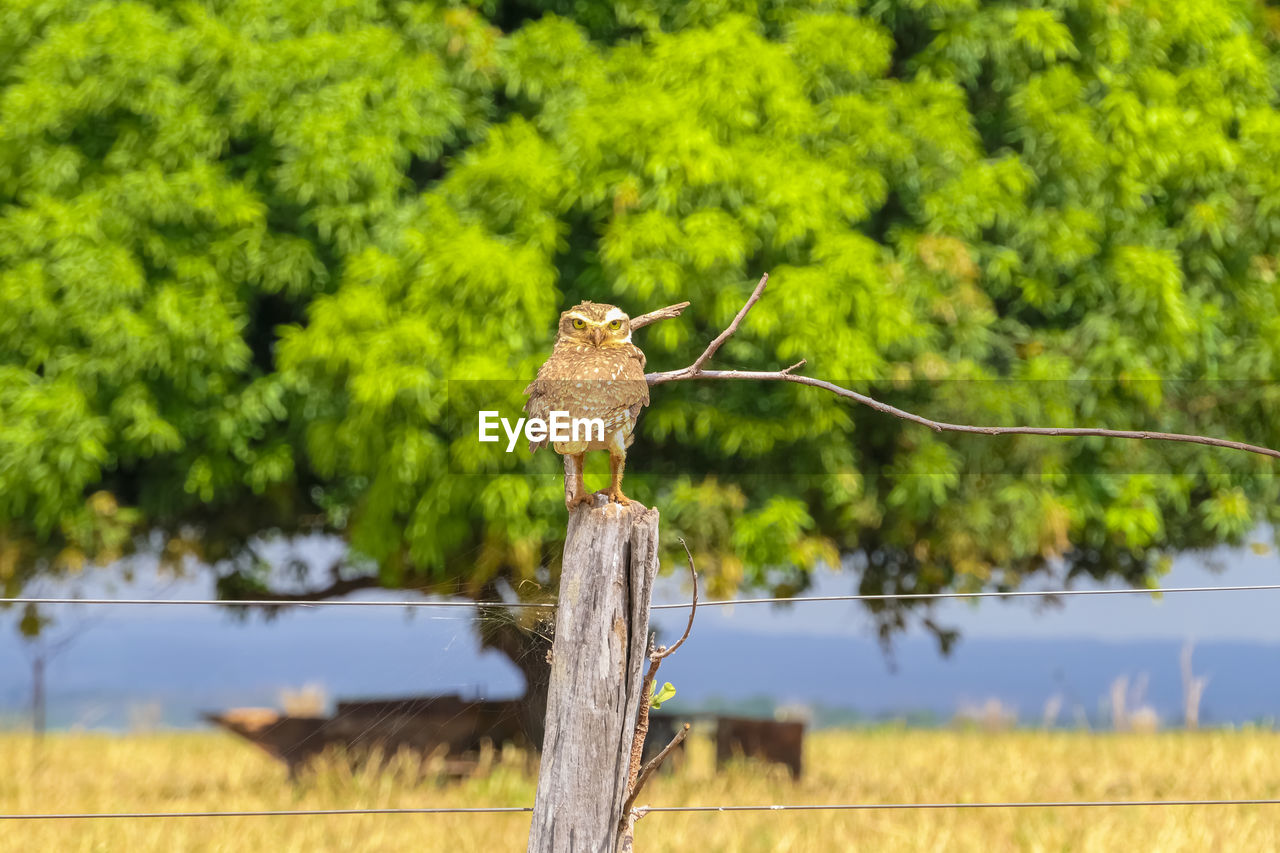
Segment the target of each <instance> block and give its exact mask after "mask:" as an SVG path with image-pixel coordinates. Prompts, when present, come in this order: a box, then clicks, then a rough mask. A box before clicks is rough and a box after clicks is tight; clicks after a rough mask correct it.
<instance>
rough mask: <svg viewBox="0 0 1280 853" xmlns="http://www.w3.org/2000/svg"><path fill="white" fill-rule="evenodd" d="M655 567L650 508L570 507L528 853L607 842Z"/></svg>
mask: <svg viewBox="0 0 1280 853" xmlns="http://www.w3.org/2000/svg"><path fill="white" fill-rule="evenodd" d="M657 571H658V511H657V510H656V509H646V508H644V507H643V506H640V505H639V504H631V505H628V506H620V505H618V504H609V503H607V502H606V500H605V498H604V497H603V496H602V495H597V496H596V500H595V504H594V505H593V506H589V507H587V506H581V507H578V508H576V509H575V510H574V511H573V512H572V513H571V514H570V517H569V531H568V536H567V537H566V539H565V545H564V565H563V568H562V569H561V573H560V599H559V602H560V603H559V607H558V610H557V612H556V628H555V632H556V633H555V641H554V643H553V645H552V650H551V683H550V687H549V689H548V693H547V724H546V734H545V736H544V738H543V742H542V766H541V769H540V771H539V773H538V792H537V796H536V798H535V799H534V805H533V823H532V825H531V827H530V829H529V853H564V851H573V852H574V853H576V851H598V853H613V851H614V849H615V846H616V844H617V839H618V832H619V821H620V818H621V817H622V805H623V802H624V800H625V799H626V794H627V791H626V788H627V771H628V768H629V762H630V758H631V739H632V735H633V732H634V729H635V722H636V712H637V710H638V709H639V707H640V702H641V700H642V697H641V696H640V695H639V694H640V691H641V681H642V676H643V667H644V664H645V661H646V653H647V651H648V632H649V597H650V594H651V593H652V591H653V579H654V576H655V575H656V574H657ZM643 698H647V697H643Z"/></svg>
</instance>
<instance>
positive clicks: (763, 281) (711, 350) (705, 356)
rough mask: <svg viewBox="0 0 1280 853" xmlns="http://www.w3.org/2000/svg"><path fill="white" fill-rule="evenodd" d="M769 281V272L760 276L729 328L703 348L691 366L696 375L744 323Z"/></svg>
mask: <svg viewBox="0 0 1280 853" xmlns="http://www.w3.org/2000/svg"><path fill="white" fill-rule="evenodd" d="M768 283H769V274H768V273H765V274H764V275H762V276H760V283H759V284H757V285H756V289H755V290H753V291H751V295H750V296H748V297H747V302H746V304H745V305H743V306H742V308H741V309H740V310H739V311H738V313H737V315H736V316H735V317H734V318H733V322H732V323H730V324H729V328H727V329H725V330H724V331H723V332H721V333H720V335H719V336H718V337H717V338H716V339H715V340H714V341H712V342H711V343H710V344H708V345H707V348H706V349H705V350H703V352H702V355H700V356H698V360H697V361H695V362H694V363H693V364H692V365H690V366H689V369H690V370H692V371H693V373H694V374H695V375H697V374H698V373H701V372H702V365H704V364H706V363H707V362H708V361H710V360H711V357H712V356H713V355H715V354H716V350H718V349H720V345H721V344H723V343H724V342H725V341H727V340H729V338H730V336H732V335H733V333H734V332H736V331H738V326H739V324H741V323H742V318H743V317H745V316H747V312H748V311H750V310H751V306H752V305H755V304H756V303H757V302H759V301H760V297H761V296H763V295H764V288H765V286H766V285H767V284H768Z"/></svg>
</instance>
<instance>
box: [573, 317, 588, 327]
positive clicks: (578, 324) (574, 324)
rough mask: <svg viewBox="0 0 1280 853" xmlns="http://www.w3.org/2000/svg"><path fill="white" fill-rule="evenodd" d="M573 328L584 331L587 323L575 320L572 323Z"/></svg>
mask: <svg viewBox="0 0 1280 853" xmlns="http://www.w3.org/2000/svg"><path fill="white" fill-rule="evenodd" d="M573 327H574V328H575V329H585V328H586V327H587V322H586V320H577V319H575V320H574V321H573Z"/></svg>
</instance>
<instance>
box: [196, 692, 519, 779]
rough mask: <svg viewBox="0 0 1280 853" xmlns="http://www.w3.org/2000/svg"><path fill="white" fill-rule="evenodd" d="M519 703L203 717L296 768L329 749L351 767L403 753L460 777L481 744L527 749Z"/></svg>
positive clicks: (381, 705)
mask: <svg viewBox="0 0 1280 853" xmlns="http://www.w3.org/2000/svg"><path fill="white" fill-rule="evenodd" d="M520 712H521V703H520V702H519V701H515V700H512V701H498V702H491V701H485V700H467V699H462V698H461V697H459V696H453V695H446V696H420V697H412V698H407V699H379V700H367V701H354V702H339V703H338V710H337V713H336V714H335V715H334V716H333V717H291V716H287V715H284V714H279V713H277V712H275V711H272V710H269V709H265V708H236V709H232V710H230V711H226V712H224V713H221V714H205V715H204V716H205V719H207V720H209V721H210V722H212V723H215V724H216V725H218V726H221V727H222V728H224V729H226V730H227V731H230V732H233V733H234V734H237V735H239V736H240V737H243V738H245V739H246V740H248V741H250V742H251V743H253V744H255V745H257V746H258V747H260V748H262V749H263V750H265V751H266V752H267V753H268V754H269V755H271V756H272V757H273V758H277V759H279V760H280V761H283V762H284V763H285V764H286V765H287V766H288V768H289V777H290V778H297V776H298V773H299V772H300V771H301V770H302V768H303V767H304V766H305V765H306V764H307V763H308V762H310V761H311V760H313V759H314V758H315V757H316V756H317V755H319V754H320V753H322V752H324V751H325V750H326V749H329V748H331V747H333V748H339V749H342V750H344V751H345V753H346V755H347V756H348V757H349V758H351V759H353V760H354V761H355V762H357V763H358V762H360V761H361V760H363V759H365V758H367V757H368V756H369V755H371V754H375V753H376V754H379V755H381V756H382V757H383V758H384V759H386V758H390V757H392V756H394V755H396V754H397V753H401V752H407V753H409V754H410V755H413V756H415V757H417V758H419V759H420V760H422V761H425V760H426V759H427V758H429V757H431V756H433V755H443V757H444V759H445V769H446V772H447V773H449V774H450V775H466V774H468V773H469V772H470V771H471V770H474V769H475V767H476V766H477V765H478V763H479V758H480V749H481V746H482V744H484V743H485V742H488V743H490V744H492V745H493V748H494V749H497V750H501V749H502V747H503V746H504V745H506V744H515V745H516V746H523V747H527V746H528V742H527V738H525V736H524V731H523V726H522V724H521V717H520Z"/></svg>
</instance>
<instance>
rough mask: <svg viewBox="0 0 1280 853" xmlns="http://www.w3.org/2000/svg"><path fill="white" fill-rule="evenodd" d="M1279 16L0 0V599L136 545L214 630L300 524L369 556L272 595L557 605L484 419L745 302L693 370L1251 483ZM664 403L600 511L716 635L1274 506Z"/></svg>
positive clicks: (808, 0)
mask: <svg viewBox="0 0 1280 853" xmlns="http://www.w3.org/2000/svg"><path fill="white" fill-rule="evenodd" d="M1269 20H1270V19H1269V18H1268V17H1267V16H1266V13H1265V10H1263V9H1261V8H1260V7H1259V6H1258V5H1256V4H1255V3H1253V2H1243V0H1212V2H1211V0H1133V2H1128V3H1113V2H1108V0H1045V2H1033V3H989V4H979V3H977V2H973V0H937V2H927V0H909V1H908V0H903V2H888V0H872V2H867V3H856V2H840V0H830V2H822V0H796V2H780V1H779V2H768V0H761V2H748V0H726V2H719V3H708V2H696V3H686V2H674V0H648V2H638V0H618V2H615V3H599V2H597V3H584V2H573V3H568V2H548V3H535V2H526V3H500V2H496V0H494V2H486V3H481V4H478V5H475V6H468V5H449V4H432V3H408V2H391V1H390V0H388V2H375V0H306V2H303V0H290V1H289V2H266V0H208V2H202V3H197V2H187V3H162V2H153V3H143V2H74V0H63V2H49V0H3V2H0V301H2V303H3V307H4V310H3V312H0V579H3V581H4V587H5V589H6V590H7V591H8V592H9V593H13V592H16V591H18V590H20V589H21V588H22V587H23V585H24V584H25V583H26V582H27V581H28V580H29V579H30V578H32V577H33V576H36V575H39V574H43V573H52V572H62V571H67V570H74V569H78V568H79V567H81V566H82V565H84V564H87V563H91V562H103V561H109V560H111V559H112V558H114V557H116V556H118V555H120V554H122V553H125V552H127V551H129V550H130V549H132V548H137V547H140V546H142V545H144V544H145V545H148V546H150V545H154V544H155V543H156V542H157V541H159V542H160V543H161V544H160V547H161V548H162V549H163V554H164V556H165V558H166V559H167V560H169V561H170V562H174V563H176V562H178V561H180V560H181V559H182V558H183V557H185V556H187V555H194V556H197V557H200V558H201V559H203V560H205V561H207V562H209V563H211V564H214V565H215V566H216V570H217V572H218V574H219V578H220V584H221V590H222V592H223V593H224V594H226V595H232V596H243V595H254V596H259V595H270V594H273V593H284V594H289V595H294V594H298V588H297V587H296V586H289V587H287V588H284V589H280V588H272V587H271V581H272V576H271V574H270V573H269V571H268V570H267V567H266V566H265V565H264V564H263V562H262V561H261V560H260V559H259V558H258V557H257V553H256V551H255V549H254V547H253V546H254V543H255V541H257V540H258V539H260V538H261V537H264V536H273V535H285V536H288V535H293V534H298V533H303V532H308V531H327V532H332V533H336V534H338V535H341V536H343V537H345V538H346V539H347V540H348V541H349V542H350V543H351V546H352V549H353V553H354V554H355V555H357V557H356V558H355V559H354V560H353V561H352V564H351V565H349V566H345V567H343V568H341V569H340V570H338V571H336V572H335V575H334V577H333V578H327V579H326V578H322V579H312V587H311V588H309V589H308V590H307V591H306V592H304V593H302V594H303V595H325V594H335V593H339V592H344V591H348V590H350V589H354V588H358V587H360V586H367V585H385V586H404V587H421V588H430V589H433V590H436V591H442V592H452V593H460V594H465V595H472V596H475V597H477V598H478V599H481V600H486V599H489V598H491V597H493V596H497V595H502V594H505V595H520V596H536V595H545V591H544V592H541V593H539V592H537V591H536V590H538V589H539V588H545V586H546V585H547V584H550V583H552V582H553V580H554V568H555V559H556V555H557V554H558V552H559V550H560V547H561V539H562V536H563V531H564V521H565V520H564V510H563V503H562V501H561V491H560V489H561V486H560V483H559V482H558V480H557V479H556V477H555V476H554V472H555V471H556V461H555V460H554V459H552V458H550V457H549V456H548V455H547V454H542V455H541V456H542V457H543V458H540V459H535V460H532V461H530V460H529V459H528V458H527V454H523V453H520V454H511V455H507V454H503V453H501V452H500V451H499V452H497V453H492V454H491V453H488V452H487V450H485V449H484V448H481V447H480V446H479V445H478V444H477V443H476V442H475V431H474V429H475V427H474V418H475V405H473V404H475V403H477V402H482V401H485V400H497V401H501V402H502V405H503V406H505V407H507V408H506V411H508V412H511V413H514V411H515V408H514V406H515V398H517V397H518V390H519V387H521V385H522V383H521V382H519V381H518V380H520V379H527V378H528V377H530V376H532V374H533V372H534V370H535V369H536V366H537V364H538V363H539V362H540V361H541V360H542V359H543V358H544V357H545V356H546V354H547V352H548V351H549V347H550V343H551V338H552V335H553V333H554V329H555V320H556V317H557V314H558V312H559V311H560V310H562V308H563V307H565V306H566V305H568V304H572V303H573V302H576V301H577V300H579V299H582V298H592V299H595V300H597V301H608V302H615V303H618V304H620V305H622V306H624V307H626V308H627V309H629V310H630V311H632V313H641V312H643V311H646V310H650V309H652V308H656V307H659V306H661V305H664V304H667V303H670V302H675V301H681V300H686V299H687V300H690V301H692V303H693V306H692V308H691V309H690V310H689V311H688V312H686V314H685V316H684V317H683V318H681V319H680V320H675V321H666V322H663V323H660V324H658V325H655V326H653V327H652V328H650V329H647V330H644V331H641V332H638V333H637V335H638V340H639V342H640V343H641V345H642V346H643V347H644V349H645V350H646V352H647V354H648V357H649V364H650V366H651V369H653V368H659V369H661V368H664V367H678V366H682V365H684V364H687V363H689V362H690V361H691V360H692V358H693V357H694V356H695V355H696V354H697V353H698V352H699V351H700V350H701V348H702V346H703V345H704V343H705V341H706V340H707V339H709V338H710V337H711V336H712V335H714V334H715V333H716V332H717V331H718V330H719V329H720V328H723V326H724V325H725V324H726V323H727V322H728V320H729V319H730V318H731V317H732V315H733V313H734V312H735V311H736V310H737V308H738V307H739V306H740V305H741V303H742V300H743V299H744V298H745V295H746V293H747V292H748V290H749V287H750V286H751V282H753V281H754V279H755V278H756V277H757V276H758V275H759V273H760V272H762V271H766V270H767V271H769V272H770V273H771V274H772V277H773V284H772V285H771V290H770V295H769V296H768V297H767V298H766V301H765V302H764V303H762V304H761V306H760V307H759V308H758V309H757V310H756V311H754V312H753V314H752V315H751V317H750V320H749V322H748V323H747V324H746V326H744V328H743V329H742V330H741V331H740V332H739V334H738V335H736V336H735V337H734V339H732V340H731V341H730V342H729V344H728V345H726V346H725V347H724V349H723V350H722V351H721V355H720V358H721V359H722V360H723V361H724V362H729V363H733V364H735V365H738V366H745V367H755V368H765V367H768V368H772V367H775V366H777V365H779V364H785V363H790V362H792V361H795V360H796V359H798V358H800V357H805V358H807V359H808V360H809V367H808V368H807V369H808V370H810V371H811V372H813V373H814V374H817V375H821V376H823V377H826V378H830V379H833V380H835V381H839V382H842V383H844V384H848V385H850V386H852V387H855V388H857V389H858V390H861V391H864V392H867V393H870V394H872V395H875V396H878V397H884V398H891V399H893V400H894V401H895V402H897V403H899V404H900V405H903V406H905V407H908V408H911V409H912V410H915V411H919V412H922V413H926V414H929V415H930V416H934V417H940V418H950V419H955V420H967V421H969V422H975V423H989V424H1012V423H1015V422H1025V423H1032V424H1040V425H1060V426H1061V425H1074V426H1090V425H1096V426H1113V427H1121V426H1123V427H1131V428H1145V429H1154V430H1164V431H1178V432H1199V433H1209V434H1215V435H1220V436H1224V437H1236V438H1242V439H1246V440H1249V441H1253V442H1256V443H1262V444H1268V445H1270V446H1278V445H1280V426H1277V424H1280V388H1278V387H1277V386H1275V385H1272V384H1271V383H1270V379H1271V378H1272V377H1273V376H1274V374H1275V373H1276V370H1277V359H1280V319H1277V318H1278V317H1280V311H1278V310H1277V309H1278V308H1280V283H1277V270H1278V269H1280V258H1278V257H1277V252H1276V241H1277V236H1280V208H1278V207H1277V203H1276V201H1275V200H1276V199H1278V198H1280V113H1278V112H1277V109H1276V100H1277V94H1276V93H1277V89H1276V85H1277V81H1278V80H1280V59H1278V58H1277V53H1276V39H1275V35H1274V32H1273V30H1272V29H1271V28H1270V26H1271V25H1269V24H1268V21H1269ZM653 398H654V400H653V405H652V407H651V409H650V411H649V412H648V413H647V415H646V416H645V419H644V421H643V422H642V426H641V429H640V440H639V441H638V442H637V444H636V446H635V447H634V448H633V450H632V454H631V456H632V459H633V460H634V468H635V470H636V472H637V473H635V474H632V475H629V477H628V486H629V487H630V488H633V489H634V495H635V496H636V497H638V498H639V499H641V500H643V501H645V502H646V503H651V504H655V505H657V506H659V507H661V508H662V510H663V513H664V516H663V518H664V523H665V525H666V527H667V532H666V533H665V536H666V538H667V540H668V541H670V542H674V540H675V537H676V535H682V536H685V537H687V538H688V539H689V541H690V543H691V544H692V545H694V547H695V554H696V555H697V557H698V560H699V565H700V567H701V568H702V570H703V572H704V573H705V574H706V575H707V576H708V578H709V580H710V582H711V585H712V589H713V591H714V592H718V593H721V594H723V593H726V592H728V591H730V590H732V589H735V588H738V587H741V586H754V587H764V588H768V589H771V590H773V591H775V592H777V593H779V594H784V595H785V594H793V593H796V592H798V591H800V590H802V589H803V588H804V587H805V586H806V584H807V583H808V582H809V578H810V572H811V571H812V569H813V568H814V567H815V566H816V565H818V564H820V563H821V562H823V561H827V562H831V563H835V562H838V561H840V560H844V561H845V562H846V564H848V565H849V566H850V567H851V568H853V569H854V570H855V572H854V573H853V574H852V575H851V585H853V584H856V586H857V588H858V589H859V590H860V591H862V592H867V593H882V592H928V591H935V590H942V589H949V588H960V589H977V588H980V587H994V588H1000V589H1012V588H1014V587H1017V586H1018V585H1019V584H1021V583H1022V582H1023V581H1024V580H1025V579H1027V578H1029V577H1033V576H1036V575H1043V574H1048V573H1054V574H1058V575H1067V576H1075V575H1081V574H1087V575H1090V576H1093V577H1097V578H1107V577H1118V578H1121V579H1123V580H1124V581H1126V582H1130V583H1139V584H1141V583H1152V582H1154V580H1155V579H1156V578H1157V577H1158V575H1159V573H1160V572H1161V571H1162V570H1163V568H1164V567H1165V566H1166V565H1167V559H1168V557H1169V555H1170V554H1172V553H1173V552H1176V551H1183V550H1191V549H1201V548H1208V547H1211V546H1214V545H1216V544H1219V543H1223V542H1238V541H1241V540H1242V539H1243V537H1245V536H1246V535H1247V534H1248V533H1249V532H1250V531H1251V530H1253V529H1254V528H1255V527H1256V525H1257V524H1258V523H1260V522H1272V523H1274V522H1275V521H1276V520H1277V516H1278V515H1280V509H1278V507H1280V501H1277V498H1278V497H1280V488H1278V487H1277V480H1276V478H1275V477H1274V476H1273V473H1272V470H1271V467H1270V465H1271V463H1270V461H1269V460H1265V459H1261V458H1255V457H1251V456H1248V455H1245V454H1233V453H1230V452H1226V451H1210V450H1205V449H1197V448H1190V447H1182V446H1171V445H1153V444H1148V443H1134V442H1119V441H1108V440H1093V439H1090V440H1061V439H1051V438H1036V437H1016V438H1008V439H987V438H975V437H955V436H949V435H946V434H933V433H930V432H928V431H926V430H924V429H922V428H920V427H917V426H914V425H911V424H907V423H903V422H900V421H897V420H894V419H891V418H887V417H885V416H883V415H879V414H877V413H875V412H872V411H869V410H865V409H860V408H856V407H852V406H850V405H848V404H847V403H845V402H842V401H839V400H837V399H835V398H833V397H831V396H829V395H825V394H823V393H821V392H817V391H813V390H812V389H803V388H797V387H786V386H778V387H772V386H760V385H754V384H747V383H715V384H709V383H708V384H697V383H682V384H679V385H673V386H663V387H660V388H657V389H655V391H654V394H653ZM157 537H159V539H158V540H157ZM531 582H532V583H531ZM325 584H327V585H325ZM876 612H877V616H878V619H879V624H880V625H881V628H882V630H883V631H884V632H885V634H886V635H887V634H888V633H889V632H891V631H892V630H893V629H894V628H897V627H901V626H902V625H903V624H905V619H906V618H908V615H909V613H910V611H909V609H908V607H907V605H906V604H900V605H882V606H878V607H877V608H876ZM497 624H498V623H497V622H493V623H491V625H490V628H487V629H486V630H489V631H490V634H488V635H487V640H488V641H489V642H491V643H492V644H494V645H496V646H498V647H501V648H504V649H505V650H507V651H508V652H509V653H511V654H512V655H513V656H514V657H520V650H519V643H518V642H517V641H516V640H514V639H513V637H514V635H512V634H508V633H503V631H502V630H500V629H498V628H493V627H492V626H493V625H497ZM935 627H937V629H938V630H939V632H940V633H941V635H942V636H943V637H944V639H945V638H947V636H948V635H947V634H946V633H945V629H944V628H942V627H941V626H935Z"/></svg>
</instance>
